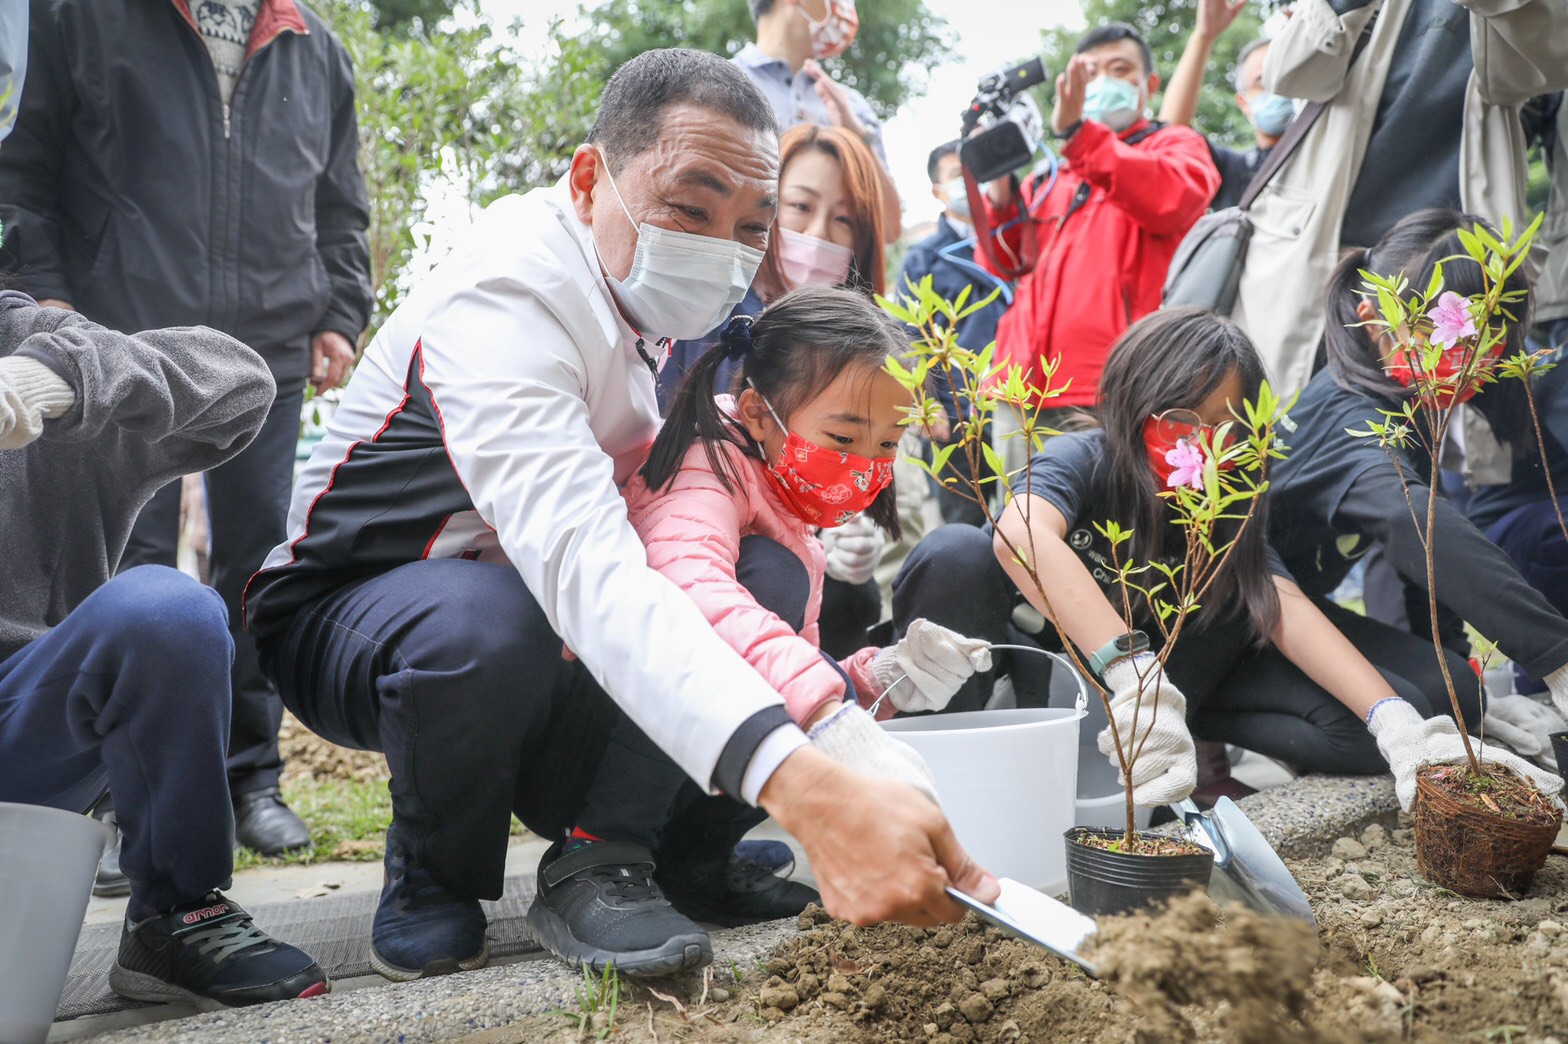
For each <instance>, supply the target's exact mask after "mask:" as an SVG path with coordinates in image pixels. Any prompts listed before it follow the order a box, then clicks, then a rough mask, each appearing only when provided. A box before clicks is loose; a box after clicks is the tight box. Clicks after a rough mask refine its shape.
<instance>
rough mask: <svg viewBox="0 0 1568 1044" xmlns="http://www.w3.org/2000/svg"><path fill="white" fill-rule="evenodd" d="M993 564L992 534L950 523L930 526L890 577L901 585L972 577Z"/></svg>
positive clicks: (907, 585) (994, 560) (895, 588)
mask: <svg viewBox="0 0 1568 1044" xmlns="http://www.w3.org/2000/svg"><path fill="white" fill-rule="evenodd" d="M995 566H996V552H995V551H994V550H993V549H992V544H991V536H990V534H988V533H987V532H986V531H985V530H983V529H979V528H977V527H975V526H965V525H951V526H941V527H939V528H937V529H933V530H932V531H931V532H930V533H928V534H926V536H925V537H924V538H923V539H922V540H921V541H920V543H918V544H916V545H915V548H914V550H912V551H911V552H909V557H908V558H907V559H905V561H904V565H903V568H901V569H900V570H899V571H898V576H897V577H896V578H894V580H893V590H894V592H895V594H896V593H897V592H898V591H899V590H900V589H901V588H907V587H909V586H911V585H915V584H924V583H927V582H944V581H947V580H952V579H957V578H972V577H974V576H976V575H983V571H984V570H987V569H990V568H994V567H995Z"/></svg>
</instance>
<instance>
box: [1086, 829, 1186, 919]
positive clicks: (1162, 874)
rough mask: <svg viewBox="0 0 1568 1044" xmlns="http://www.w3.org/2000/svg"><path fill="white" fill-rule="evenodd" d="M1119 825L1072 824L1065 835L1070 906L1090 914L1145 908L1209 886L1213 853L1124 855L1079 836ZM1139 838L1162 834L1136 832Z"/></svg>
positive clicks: (1103, 833) (1105, 833)
mask: <svg viewBox="0 0 1568 1044" xmlns="http://www.w3.org/2000/svg"><path fill="white" fill-rule="evenodd" d="M1122 834H1123V831H1121V830H1117V829H1108V828H1105V827H1073V828H1072V829H1071V830H1069V831H1067V833H1066V834H1064V835H1062V836H1063V837H1065V838H1066V840H1067V891H1068V894H1069V898H1070V899H1071V902H1072V907H1073V909H1074V910H1077V911H1078V912H1079V913H1083V914H1088V915H1089V916H1090V917H1101V916H1114V915H1116V914H1124V913H1132V912H1134V911H1136V910H1142V909H1146V908H1148V907H1150V906H1154V905H1157V904H1159V903H1162V902H1165V901H1167V900H1170V899H1174V898H1176V897H1178V896H1182V895H1186V894H1187V893H1188V892H1191V891H1193V890H1195V889H1207V888H1208V887H1209V874H1210V873H1211V872H1212V871H1213V869H1214V853H1212V852H1200V853H1198V854H1196V855H1127V854H1124V853H1122V852H1109V851H1106V850H1105V849H1103V848H1096V847H1094V846H1093V845H1087V844H1084V843H1083V842H1082V840H1081V839H1082V838H1085V837H1091V836H1092V837H1102V838H1118V837H1121V836H1122ZM1137 836H1138V837H1142V838H1164V839H1165V840H1169V838H1165V836H1164V835H1163V834H1151V833H1145V832H1140V833H1139V834H1138V835H1137Z"/></svg>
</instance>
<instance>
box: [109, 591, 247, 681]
mask: <svg viewBox="0 0 1568 1044" xmlns="http://www.w3.org/2000/svg"><path fill="white" fill-rule="evenodd" d="M93 613H94V616H95V620H94V623H95V626H97V627H98V629H99V633H100V634H101V635H103V636H104V637H105V638H106V639H108V640H117V641H119V642H120V643H122V644H124V645H126V646H127V647H129V648H133V649H136V650H138V651H140V652H142V653H146V654H151V655H154V656H157V655H162V654H164V653H168V654H177V655H178V656H179V657H181V658H182V659H184V658H189V657H193V656H197V657H199V656H200V655H201V654H202V653H203V652H215V653H219V654H221V655H220V657H219V658H221V659H222V661H223V667H224V670H225V671H227V669H228V663H229V660H230V659H231V658H232V653H233V651H232V648H231V640H230V638H229V614H228V611H227V610H225V609H224V607H223V600H222V599H221V598H219V597H218V594H217V592H215V591H213V590H212V589H211V588H210V587H206V586H204V585H203V584H201V583H200V582H199V581H197V580H194V579H192V578H191V577H189V576H186V575H185V574H184V573H182V572H180V571H179V570H178V569H170V568H169V567H168V566H160V565H144V566H137V567H136V568H134V569H128V570H126V571H125V572H123V573H121V574H120V575H119V576H116V577H115V578H113V579H112V580H110V581H109V582H108V583H106V584H105V585H104V586H103V587H102V588H100V589H99V590H98V591H97V592H95V594H94V598H93Z"/></svg>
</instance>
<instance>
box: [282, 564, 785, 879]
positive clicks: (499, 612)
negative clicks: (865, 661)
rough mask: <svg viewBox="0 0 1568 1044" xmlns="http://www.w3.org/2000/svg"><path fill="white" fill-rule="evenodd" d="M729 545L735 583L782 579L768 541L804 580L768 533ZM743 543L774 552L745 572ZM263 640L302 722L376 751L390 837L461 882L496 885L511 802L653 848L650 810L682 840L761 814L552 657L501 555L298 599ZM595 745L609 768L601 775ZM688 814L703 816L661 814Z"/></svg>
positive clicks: (554, 649)
mask: <svg viewBox="0 0 1568 1044" xmlns="http://www.w3.org/2000/svg"><path fill="white" fill-rule="evenodd" d="M757 539H759V540H760V539H761V538H757ZM742 544H743V552H744V559H745V560H744V561H743V563H742V569H741V570H739V572H740V575H741V579H742V582H743V583H748V582H751V581H749V580H748V579H747V577H748V576H752V575H755V576H757V577H758V578H759V579H758V580H757V582H758V583H759V585H760V584H761V583H762V578H767V577H772V578H773V579H774V580H775V581H776V582H782V583H785V584H786V585H792V584H793V579H792V577H793V574H791V573H790V572H789V570H788V569H787V568H785V567H787V566H788V564H789V563H787V562H784V561H783V560H782V559H779V558H778V557H777V555H783V556H787V557H788V558H789V559H790V560H791V561H793V563H794V572H795V574H798V575H799V577H800V578H801V579H802V580H803V579H804V576H805V567H804V566H802V565H801V564H800V561H799V560H798V559H796V558H794V556H793V555H791V554H790V553H789V552H788V551H787V550H786V549H784V548H782V547H780V546H779V545H778V544H776V543H773V542H772V541H765V540H764V541H762V542H761V544H756V543H755V541H754V540H752V539H751V538H748V541H743V542H742ZM754 547H755V548H756V549H757V550H760V551H761V552H762V554H763V555H764V556H766V557H768V558H769V560H770V562H771V565H768V566H763V567H762V568H759V569H756V570H755V573H753V572H752V571H751V570H748V569H746V568H745V566H746V565H747V564H748V563H749V560H750V559H751V558H752V557H753V556H752V555H751V551H752V550H753V548H754ZM768 548H771V551H772V552H776V553H777V554H776V555H771V554H770V553H769V550H768ZM758 562H759V563H760V562H761V559H759V560H758ZM758 600H759V601H762V602H763V604H770V603H768V602H766V601H764V599H763V596H761V595H758ZM800 601H801V605H802V612H803V611H804V608H803V607H804V604H805V600H804V596H801V599H800ZM261 652H262V665H263V667H264V668H265V669H266V670H267V671H268V672H269V673H270V674H271V675H272V677H273V679H274V680H275V681H276V683H277V686H278V692H279V693H280V694H281V695H282V697H283V702H284V704H285V705H286V706H287V707H288V708H289V710H291V711H293V712H294V714H295V715H296V716H298V717H299V719H300V720H301V721H303V722H304V723H305V724H306V725H307V726H309V727H310V728H311V730H312V731H314V732H316V733H317V734H318V735H320V736H323V737H325V738H326V739H328V740H331V741H332V742H333V743H336V744H339V745H340V746H345V747H357V748H360V749H362V750H379V751H382V752H384V753H385V754H386V756H387V766H388V768H389V769H390V770H391V773H392V780H391V783H390V784H389V788H390V790H391V793H392V816H393V819H394V820H395V821H396V823H397V827H398V834H399V836H400V837H401V838H402V839H403V840H404V842H405V843H406V844H408V845H409V846H410V847H411V848H412V849H413V852H414V857H415V859H416V860H417V861H418V862H419V863H420V865H422V866H423V867H424V868H425V869H427V870H428V871H429V872H430V873H431V875H432V876H433V877H435V879H436V880H437V881H439V882H441V884H442V885H444V886H445V887H446V888H447V889H449V890H451V891H452V892H454V893H456V894H458V895H461V896H465V897H472V898H477V899H498V898H500V896H501V890H502V886H503V884H504V878H505V868H506V847H507V835H508V832H509V827H510V824H511V817H512V816H513V815H514V814H515V815H516V816H517V818H518V819H520V820H521V821H522V822H523V824H524V825H525V826H527V827H528V828H529V829H530V830H532V831H533V832H534V833H536V834H538V835H540V836H541V837H559V836H560V835H561V834H562V833H563V832H564V831H565V830H567V829H569V828H570V827H571V826H573V825H574V824H579V823H580V824H582V825H583V828H584V829H585V830H588V831H589V832H590V833H594V834H597V835H599V836H601V837H615V838H617V839H619V840H640V841H643V842H644V843H648V844H650V845H652V844H653V842H654V841H655V839H656V838H657V836H658V833H659V830H658V827H659V825H660V824H661V823H667V824H672V825H675V826H678V827H679V828H678V829H676V830H675V831H674V833H675V835H676V836H681V837H687V838H694V837H706V836H708V835H710V834H711V833H712V831H711V830H709V829H707V825H708V824H713V823H720V824H731V823H737V824H738V823H745V825H741V826H740V828H739V829H740V833H741V834H744V833H745V830H746V829H747V827H748V826H749V823H747V822H746V821H747V819H748V817H749V822H750V823H754V822H756V821H758V820H760V819H761V818H762V814H761V813H760V812H759V811H758V810H756V809H752V808H750V807H749V806H746V805H744V804H742V803H741V802H739V801H735V800H733V799H730V798H726V797H706V796H704V794H703V792H702V791H701V790H699V789H698V788H697V787H696V785H695V784H692V783H690V782H689V781H687V780H686V779H685V776H684V774H683V773H682V772H681V770H680V769H679V767H677V766H676V765H675V763H674V762H673V761H670V760H669V758H668V757H666V756H665V755H664V754H663V753H662V752H661V751H660V750H659V749H658V747H657V746H656V745H654V744H653V742H652V741H651V740H649V739H648V738H647V736H646V735H645V734H644V733H643V732H642V731H641V730H640V729H638V728H637V727H636V726H635V725H633V724H632V723H631V722H630V720H629V719H627V718H626V716H625V714H623V713H622V712H621V710H620V708H618V707H617V706H616V705H615V702H614V701H613V700H611V699H610V697H609V696H608V695H607V694H606V693H605V692H604V690H603V689H601V688H600V687H599V685H598V683H597V682H595V681H594V679H593V677H592V675H591V674H590V673H589V672H588V669H587V667H585V666H584V665H583V663H582V662H581V661H578V660H566V659H563V658H562V656H561V638H560V636H559V635H557V634H556V633H555V631H554V630H553V629H552V628H551V626H550V622H549V620H548V619H547V618H546V617H545V615H544V611H543V610H542V609H540V608H539V604H538V602H536V601H535V600H534V598H533V596H532V595H531V594H529V592H528V588H527V587H526V586H525V585H524V584H523V581H522V578H521V577H519V576H518V575H517V570H515V569H513V568H511V567H510V566H505V565H497V564H493V563H488V562H469V561H463V560H460V559H440V560H433V561H421V562H409V563H406V564H404V565H400V566H398V567H397V568H395V569H391V570H388V571H387V572H385V573H381V574H380V575H378V576H373V577H370V578H369V579H366V580H362V581H358V582H355V583H351V584H348V585H346V586H344V587H342V588H339V589H338V590H336V591H334V592H332V593H331V594H328V595H326V596H324V597H322V598H320V599H318V600H317V601H315V602H313V603H311V604H310V605H308V606H306V607H305V608H303V609H301V610H300V611H299V613H298V614H297V615H296V616H295V618H294V620H293V622H292V623H291V624H290V625H289V627H288V628H287V629H286V630H285V631H284V632H283V633H282V634H281V635H278V636H276V637H274V638H272V639H269V640H267V641H264V642H263V643H262V646H261ZM693 698H698V697H697V695H694V697H693ZM607 759H608V760H609V762H610V763H611V764H614V765H618V766H619V771H618V772H617V771H610V772H608V773H606V774H604V775H601V773H600V766H601V764H603V763H605V762H606V760H607ZM689 816H695V817H697V818H698V820H700V821H701V822H699V823H695V824H694V823H672V821H678V820H681V819H683V818H687V817H689ZM736 836H737V837H738V836H739V834H737V835H736Z"/></svg>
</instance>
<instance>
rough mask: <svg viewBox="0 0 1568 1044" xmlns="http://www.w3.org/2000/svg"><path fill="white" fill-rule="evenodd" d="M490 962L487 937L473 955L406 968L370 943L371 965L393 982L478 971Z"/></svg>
mask: <svg viewBox="0 0 1568 1044" xmlns="http://www.w3.org/2000/svg"><path fill="white" fill-rule="evenodd" d="M489 963H490V940H489V939H488V938H487V939H485V941H484V942H483V943H481V944H480V946H479V952H478V953H476V954H474V955H473V956H472V957H463V958H457V957H443V958H441V959H440V960H439V961H431V962H430V963H429V964H427V965H425V966H424V967H423V968H404V967H402V966H401V965H397V964H393V963H392V962H391V961H389V960H387V959H386V958H385V957H383V956H381V954H380V953H379V952H378V951H377V950H376V944H375V943H374V942H371V944H370V967H371V968H372V969H373V970H374V971H375V973H376V974H377V975H379V976H381V977H382V978H383V979H391V980H392V981H393V982H414V981H415V980H417V979H432V978H435V977H436V976H437V975H451V974H452V973H453V972H460V971H477V970H479V969H480V968H483V967H484V966H485V965H487V964H489Z"/></svg>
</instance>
